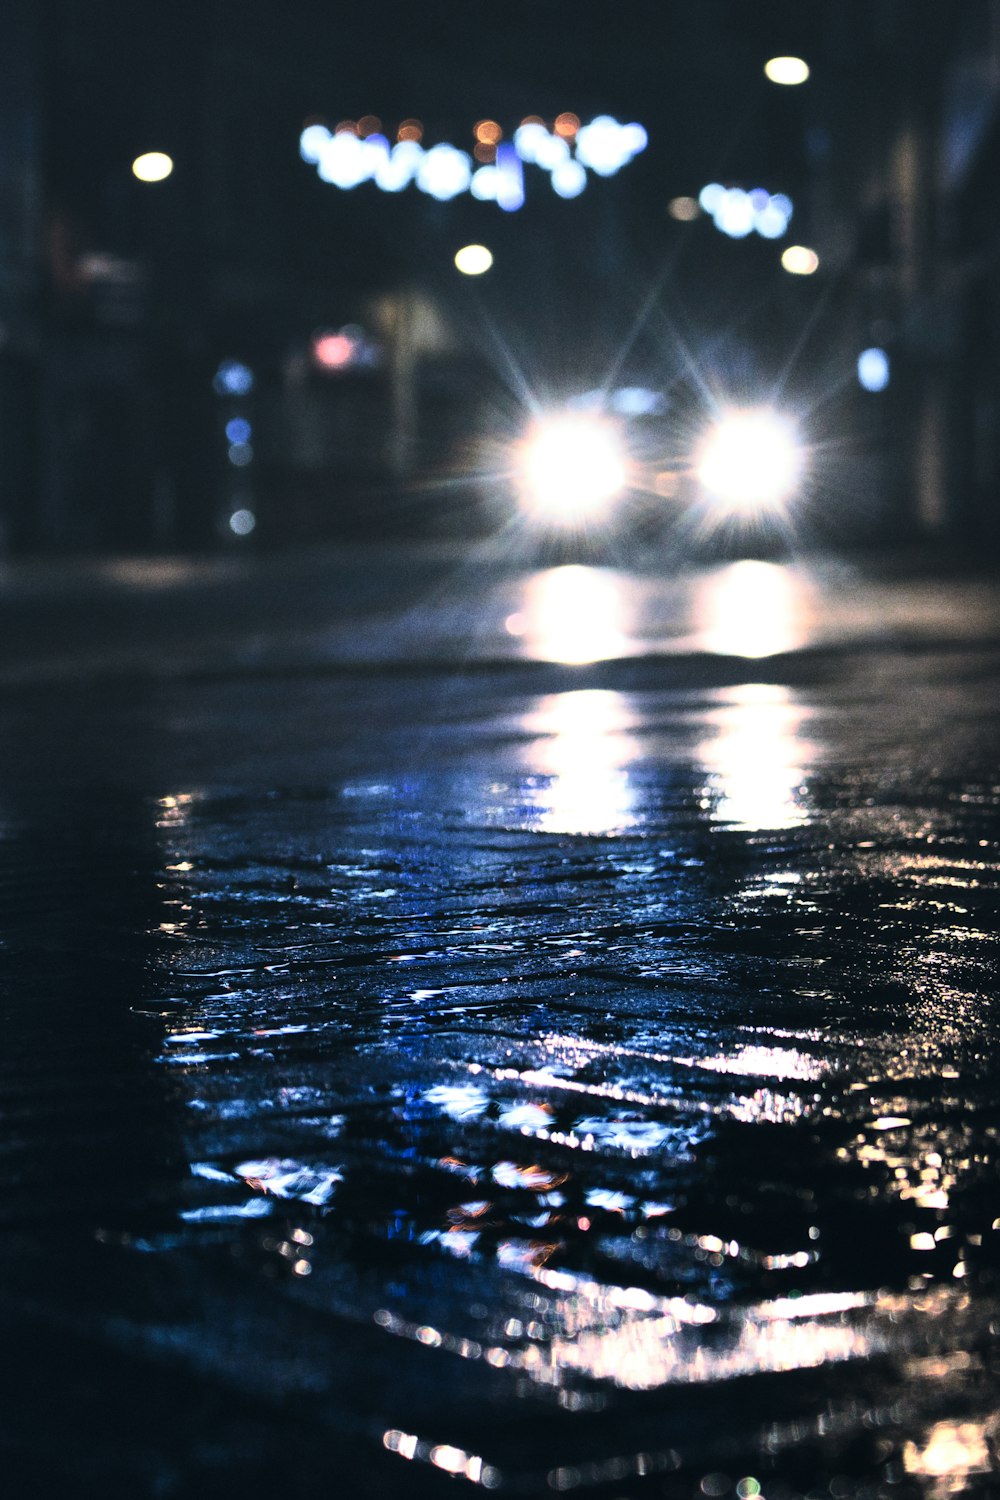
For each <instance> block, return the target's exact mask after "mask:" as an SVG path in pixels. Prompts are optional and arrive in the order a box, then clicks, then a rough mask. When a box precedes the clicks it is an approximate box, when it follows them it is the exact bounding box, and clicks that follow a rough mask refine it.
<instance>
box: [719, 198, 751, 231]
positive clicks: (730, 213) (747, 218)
mask: <svg viewBox="0 0 1000 1500" xmlns="http://www.w3.org/2000/svg"><path fill="white" fill-rule="evenodd" d="M714 219H715V226H716V228H717V229H721V230H722V233H723V234H728V235H729V238H730V239H732V240H741V239H743V238H744V237H745V236H746V235H748V234H749V233H750V232H751V230H752V229H753V221H754V206H753V203H752V201H751V198H750V194H749V193H745V192H744V191H743V190H742V188H730V189H729V191H728V193H726V194H725V196H724V197H723V198H722V200H721V202H720V203H719V206H718V208H717V209H716V211H715V214H714Z"/></svg>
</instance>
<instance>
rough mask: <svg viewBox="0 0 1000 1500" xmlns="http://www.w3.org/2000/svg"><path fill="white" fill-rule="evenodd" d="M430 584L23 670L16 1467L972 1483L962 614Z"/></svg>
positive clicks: (419, 1488) (9, 1247) (987, 852)
mask: <svg viewBox="0 0 1000 1500" xmlns="http://www.w3.org/2000/svg"><path fill="white" fill-rule="evenodd" d="M761 570H764V571H761ZM456 587H457V586H456V585H455V584H454V581H453V582H452V585H451V592H450V593H446V592H445V591H443V586H442V585H441V584H440V582H439V583H438V584H437V590H438V592H437V593H436V594H435V595H434V600H435V602H434V604H433V606H432V605H430V604H429V603H428V602H427V600H428V599H429V598H430V597H431V595H430V592H429V591H428V592H426V593H425V594H424V595H423V596H422V598H418V599H416V600H414V599H409V600H406V601H404V602H403V603H402V605H401V607H400V609H399V610H397V611H396V612H395V613H394V612H393V611H392V610H388V609H387V610H385V611H384V613H383V616H380V617H379V618H380V620H381V623H380V624H379V625H377V626H374V627H372V628H370V629H369V630H368V631H367V632H366V633H365V634H364V635H363V636H362V635H361V633H360V632H359V633H358V634H357V637H356V639H355V640H354V642H353V647H352V650H353V653H354V657H355V659H357V658H359V657H366V656H367V657H372V658H378V659H379V665H380V670H379V672H378V673H372V674H359V673H351V672H350V671H345V670H341V668H342V667H344V666H345V661H344V656H345V651H346V647H345V642H347V641H348V640H349V639H350V636H349V632H348V628H347V625H346V623H345V622H343V621H339V622H335V623H334V624H333V625H331V626H330V627H329V629H328V630H327V632H326V635H325V640H326V646H325V647H324V648H323V649H324V650H326V651H327V652H328V653H329V659H327V661H326V663H325V666H326V670H324V671H317V672H315V673H313V674H310V673H307V672H303V673H301V674H299V675H297V676H295V677H291V676H289V675H287V674H284V673H282V671H281V670H280V665H278V664H277V662H278V657H280V654H281V653H282V652H285V651H287V650H289V649H290V645H291V642H292V640H293V637H292V636H290V635H288V634H287V627H286V626H284V625H282V627H281V630H286V634H284V635H282V634H281V630H278V629H277V627H275V628H274V629H273V630H272V632H271V634H270V635H269V634H268V633H267V629H266V625H267V622H266V620H265V624H264V626H263V627H261V630H262V637H261V639H260V640H258V641H257V644H256V646H255V648H254V649H255V651H256V653H257V660H258V661H263V662H264V663H265V665H266V666H267V668H268V670H266V671H260V672H258V671H255V670H254V669H253V665H252V662H251V656H252V654H253V653H248V647H247V641H246V638H245V636H240V637H239V638H237V635H236V634H234V635H233V636H232V637H231V638H226V639H222V638H221V637H220V638H219V640H218V641H216V643H215V646H214V648H213V649H214V650H215V651H216V655H215V657H214V658H213V657H212V654H211V650H209V652H208V656H207V658H205V659H204V660H203V662H202V667H203V670H198V671H194V672H189V671H185V670H183V667H184V664H185V663H186V662H187V661H188V660H189V656H188V655H187V654H186V653H187V652H188V649H189V648H188V647H186V646H185V647H184V648H183V649H180V648H179V647H178V646H177V644H176V643H172V644H171V645H170V652H173V653H174V655H173V656H172V657H171V660H172V661H173V662H174V664H175V666H176V670H175V671H173V672H171V673H166V674H164V673H162V672H159V673H157V672H153V673H149V674H146V675H145V676H143V677H142V678H141V680H137V678H136V676H135V674H134V666H135V663H134V659H132V658H127V661H126V657H127V651H128V649H129V648H128V646H127V643H126V645H125V646H124V647H123V646H120V645H119V644H116V645H115V647H114V649H113V651H112V653H111V656H110V657H109V656H108V655H107V652H106V651H105V655H104V657H102V658H101V664H98V666H99V669H98V666H95V662H96V657H95V658H90V659H88V663H87V666H88V669H89V670H90V671H91V672H92V673H93V675H92V676H91V677H90V678H87V677H86V673H84V679H85V680H83V681H82V682H79V683H76V684H74V683H73V681H72V680H71V674H69V673H67V672H66V670H65V662H66V660H67V659H68V658H66V657H64V656H59V657H58V658H57V657H52V658H51V659H52V661H53V663H54V665H53V667H52V674H51V675H52V677H53V678H54V679H56V680H57V681H58V686H57V688H56V689H55V690H52V689H45V690H43V689H42V688H40V687H37V686H34V685H32V684H30V683H29V684H27V685H25V684H24V683H23V682H22V685H21V687H20V688H15V687H13V686H12V687H10V688H9V689H8V708H9V713H8V718H7V723H6V728H5V730H4V732H3V733H4V741H3V749H4V757H5V762H6V763H7V765H8V766H9V768H10V771H9V775H8V780H7V793H6V798H5V804H4V806H3V808H2V809H0V812H2V816H3V820H4V840H3V844H2V845H0V849H2V856H3V872H2V873H3V887H2V891H3V904H4V930H5V933H6V946H7V951H8V958H9V960H10V963H9V965H8V972H9V973H10V975H11V982H10V985H9V988H8V990H7V992H6V997H5V1001H4V1026H5V1033H6V1036H7V1039H8V1047H9V1050H8V1055H7V1063H6V1066H5V1068H4V1075H3V1083H2V1094H0V1109H2V1110H3V1113H4V1115H5V1117H6V1119H7V1121H8V1128H7V1133H6V1140H5V1148H4V1154H3V1160H4V1180H5V1183H6V1188H5V1194H4V1198H5V1202H6V1212H5V1218H6V1221H7V1225H8V1228H9V1234H8V1236H7V1238H6V1240H5V1249H4V1250H3V1256H4V1269H5V1273H6V1275H5V1282H6V1285H7V1287H8V1291H7V1292H6V1293H5V1294H4V1297H3V1300H2V1302H0V1311H2V1317H3V1325H4V1329H5V1334H6V1336H7V1342H8V1348H9V1349H10V1350H11V1351H12V1354H11V1358H12V1359H14V1360H16V1361H18V1362H19V1368H22V1369H23V1370H24V1372H25V1379H24V1382H23V1385H24V1393H23V1394H21V1395H18V1396H17V1397H16V1398H15V1400H14V1402H13V1406H12V1415H13V1418H14V1421H13V1423H12V1425H11V1430H10V1433H9V1435H8V1436H7V1437H5V1439H4V1444H5V1446H4V1448H3V1449H0V1451H2V1452H3V1454H4V1457H5V1459H7V1460H8V1461H9V1466H10V1467H11V1472H15V1473H19V1472H22V1471H23V1472H24V1473H25V1474H31V1473H36V1474H37V1473H39V1472H41V1473H42V1474H44V1475H48V1476H49V1477H50V1479H51V1480H52V1481H53V1482H55V1481H60V1482H61V1483H62V1484H63V1487H64V1490H65V1492H66V1493H69V1492H70V1490H69V1489H66V1485H67V1484H68V1483H69V1476H72V1482H73V1484H74V1485H76V1488H74V1489H72V1493H74V1494H77V1493H79V1494H88V1495H89V1494H91V1493H94V1494H97V1493H102V1494H105V1495H107V1494H114V1495H117V1494H119V1493H121V1494H125V1493H129V1494H131V1495H137V1494H138V1495H145V1494H149V1495H165V1496H173V1495H181V1496H189V1495H190V1496H198V1495H202V1494H205V1493H207V1492H208V1490H209V1488H211V1487H215V1488H218V1487H219V1485H220V1483H221V1484H222V1485H223V1489H222V1492H223V1493H230V1492H232V1493H234V1494H235V1493H242V1494H258V1493H260V1494H264V1493H271V1492H272V1491H273V1490H274V1489H276V1488H278V1487H279V1486H280V1487H286V1486H287V1485H289V1484H292V1483H295V1484H301V1483H304V1482H306V1479H307V1478H311V1480H312V1482H314V1483H315V1482H322V1483H324V1484H341V1485H343V1484H347V1485H348V1487H349V1488H350V1490H351V1492H352V1493H358V1494H369V1493H370V1494H373V1495H374V1494H381V1495H400V1496H409V1495H419V1494H423V1493H429V1494H433V1493H436V1492H437V1489H438V1487H439V1485H440V1486H442V1487H443V1486H444V1484H446V1483H452V1484H453V1483H454V1482H455V1479H456V1476H457V1477H458V1478H460V1479H462V1480H464V1481H465V1483H468V1484H473V1485H475V1486H477V1487H480V1488H488V1489H493V1488H495V1489H497V1490H499V1491H500V1492H501V1493H506V1492H509V1493H512V1494H523V1495H538V1494H544V1493H562V1492H567V1493H580V1494H584V1495H587V1494H595V1495H609V1496H621V1495H630V1494H633V1493H638V1494H645V1493H649V1494H656V1495H666V1496H671V1497H672V1496H677V1497H681V1496H683V1497H687V1496H695V1495H707V1496H713V1495H714V1496H718V1497H725V1496H728V1495H735V1494H738V1495H739V1496H740V1497H741V1500H747V1497H751V1496H754V1495H757V1494H758V1493H763V1494H764V1496H765V1497H766V1500H791V1497H793V1496H798V1495H806V1494H808V1495H810V1496H816V1495H823V1496H826V1495H829V1496H831V1497H833V1500H850V1497H858V1500H860V1497H862V1496H864V1497H869V1496H871V1497H876V1496H878V1497H881V1496H883V1495H884V1496H885V1497H889V1496H900V1497H910V1496H927V1497H937V1496H944V1495H950V1494H962V1495H966V1494H967V1495H977V1496H986V1495H990V1494H993V1493H995V1486H996V1484H997V1482H998V1481H997V1473H998V1469H997V1442H998V1439H1000V1429H998V1426H997V1418H996V1410H997V1401H996V1395H997V1382H996V1373H997V1369H996V1364H997V1351H996V1333H997V1329H998V1326H1000V1323H998V1319H1000V1305H998V1297H997V1279H996V1278H997V1271H998V1267H1000V1218H998V1215H1000V1198H998V1193H997V1150H998V1146H997V1132H998V1129H1000V1115H998V1111H997V1105H996V1097H997V1095H996V1085H995V1068H996V1040H997V1000H996V981H997V972H998V965H997V930H996V917H995V913H996V902H997V884H998V870H1000V864H998V859H1000V843H998V840H1000V817H998V813H1000V776H998V769H997V747H998V735H997V728H998V724H997V715H998V709H997V703H998V701H1000V700H998V697H997V691H996V689H997V678H998V656H997V652H996V646H995V640H994V632H992V631H990V630H988V629H987V626H988V625H989V623H990V621H991V620H992V623H993V626H994V627H995V625H996V623H997V619H996V612H995V609H994V607H993V606H994V604H995V598H994V596H992V595H991V594H990V593H989V592H988V591H984V592H982V593H981V594H979V595H977V596H976V597H977V599H978V604H976V605H975V606H974V607H970V598H971V594H970V592H969V590H968V589H965V590H964V592H963V589H962V587H959V588H958V589H956V590H953V591H952V592H951V593H949V592H948V590H947V589H946V588H944V586H937V585H936V586H935V589H934V590H929V591H928V598H929V599H930V603H929V605H928V606H927V610H926V611H925V613H924V614H923V615H920V614H918V613H915V612H914V610H913V608H912V599H913V598H914V597H916V590H915V586H911V588H910V600H911V602H910V604H907V602H906V588H904V587H902V586H901V592H897V593H895V594H893V593H892V591H891V590H888V591H885V590H884V591H883V593H882V594H881V595H879V593H878V591H877V589H874V588H873V589H872V590H869V591H868V592H867V593H866V591H865V588H864V586H862V585H860V584H859V585H857V587H856V588H854V590H853V592H852V595H851V598H850V599H849V600H848V599H847V598H846V597H843V596H841V595H836V593H834V594H833V595H831V593H830V590H829V588H827V589H826V590H825V591H824V590H823V589H819V588H818V587H817V586H816V585H815V583H814V582H810V581H809V580H807V579H806V578H805V577H804V575H803V574H801V573H800V572H795V571H788V570H783V569H782V568H780V567H778V566H777V565H774V564H764V563H741V564H736V565H732V566H731V567H729V568H728V569H714V570H708V571H706V572H705V573H703V574H698V573H697V572H693V573H692V574H691V576H690V577H689V578H687V579H686V580H684V581H683V592H684V599H685V601H686V602H685V603H684V604H683V607H681V605H679V604H678V603H677V597H676V590H677V589H678V588H680V587H681V585H680V584H677V582H676V581H674V582H673V583H671V584H670V585H669V586H668V585H667V584H664V585H663V589H664V590H665V591H666V592H667V593H669V591H670V589H674V590H675V596H674V597H673V599H672V602H670V604H669V608H668V607H667V605H666V604H665V603H664V601H663V598H662V597H659V598H658V595H657V587H656V581H655V579H653V578H652V577H651V576H647V577H644V578H641V579H636V580H631V581H630V580H628V579H627V578H626V577H625V576H624V575H621V574H612V573H608V572H605V571H598V570H592V569H591V570H586V569H581V568H574V569H556V570H551V571H549V572H548V573H544V574H536V575H534V576H532V577H529V578H528V579H526V580H524V581H523V583H522V582H518V581H516V580H515V581H513V582H511V581H508V582H507V583H503V582H502V581H501V583H500V584H499V585H498V586H497V587H496V588H495V590H494V592H493V594H492V595H491V596H490V597H489V598H488V599H487V600H486V603H485V605H484V610H483V616H482V618H479V617H478V616H477V611H476V604H475V599H474V597H469V596H462V595H460V594H459V595H457V594H456V592H455V590H456ZM755 600H756V602H754V601H755ZM880 609H881V614H880V613H879V610H880ZM422 611H423V612H424V617H425V624H426V621H427V620H428V619H430V620H432V621H438V622H440V621H441V620H442V619H444V618H445V617H447V618H448V619H449V620H451V622H452V625H451V632H452V633H451V648H450V654H451V655H452V656H456V657H457V655H458V654H459V653H458V647H457V644H456V642H457V639H458V635H457V634H456V629H455V622H456V621H461V620H462V619H464V620H465V621H466V622H467V625H468V629H467V630H466V631H465V633H464V636H463V639H465V640H466V641H467V642H469V643H470V644H468V645H467V646H466V648H464V649H465V651H466V654H467V655H470V654H471V658H472V660H471V663H470V665H471V667H472V670H469V671H467V672H465V673H463V674H461V675H458V674H456V672H455V671H453V670H450V669H447V668H445V667H443V666H442V667H440V668H438V669H433V668H431V667H427V668H426V669H425V670H422V671H417V670H415V669H414V666H413V662H414V661H415V660H420V659H421V656H422V655H423V654H426V655H430V656H433V655H435V654H436V653H437V652H438V646H437V645H435V643H434V628H431V627H430V626H428V627H427V630H426V631H425V633H424V634H421V633H420V630H419V629H418V627H417V625H416V624H415V621H419V619H420V617H421V612H422ZM977 611H978V612H977ZM887 618H888V625H886V619H887ZM484 620H485V624H484V623H483V621H484ZM878 621H881V635H880V636H879V638H878V639H877V640H873V639H872V636H873V634H874V632H875V624H876V623H877V622H878ZM491 622H492V623H491ZM435 628H436V627H435ZM479 628H481V629H482V630H483V631H484V632H485V636H483V635H480V636H479V638H478V639H474V637H475V633H476V630H477V629H479ZM302 631H303V636H302V639H303V640H305V641H306V642H307V645H306V648H305V649H306V655H307V656H308V654H309V651H310V650H311V649H313V647H312V646H309V645H308V642H312V643H313V646H314V645H315V641H316V639H317V637H316V635H315V634H314V633H311V631H312V625H311V622H310V626H309V628H308V629H307V628H306V626H305V625H303V626H302ZM859 635H866V637H867V639H866V641H865V645H864V649H861V648H852V642H855V641H856V640H857V638H858V637H859ZM334 636H336V640H337V642H339V645H338V646H337V649H336V650H333V649H332V648H331V646H330V642H331V640H332V639H333V637H334ZM502 639H504V640H506V641H507V642H508V643H509V651H510V653H512V654H511V656H510V659H509V664H508V665H502V664H501V663H500V661H499V654H500V646H499V645H498V643H499V642H501V640H502ZM403 640H405V641H406V651H405V653H404V652H402V651H401V650H400V648H399V643H400V642H401V641H403ZM442 640H443V636H442ZM651 640H655V642H656V643H657V644H656V647H655V652H651V648H650V641H651ZM484 641H485V643H484ZM664 643H666V645H665V644H664ZM439 644H440V643H439ZM823 646H826V647H827V648H829V649H827V650H826V651H825V652H824V651H823V650H820V649H818V648H820V647H823ZM800 648H811V654H810V650H806V651H805V652H802V651H800ZM102 649H104V648H102ZM316 649H319V648H316ZM95 650H96V648H95ZM122 650H125V651H126V657H123V656H122V654H121V652H122ZM275 653H277V655H276V654H275ZM656 653H659V654H656ZM720 653H721V654H720ZM775 653H782V654H781V655H780V656H776V655H775ZM397 657H402V659H403V660H402V664H401V665H400V666H399V667H398V668H396V667H394V665H393V662H394V660H396V658H397ZM713 657H716V658H718V665H717V666H716V665H713V664H712V658H713ZM519 659H520V660H521V662H522V663H523V664H522V665H520V666H518V665H517V662H518V660H519ZM123 662H125V663H126V664H127V666H128V670H129V672H130V674H131V675H129V676H128V677H127V678H125V679H123V678H122V677H121V676H120V675H119V673H120V671H121V670H122V667H123ZM477 662H478V665H477ZM490 662H493V663H494V665H493V666H490V665H489V663H490ZM161 665H162V663H161ZM42 676H43V677H44V673H43V674H42ZM15 679H16V673H15V672H11V673H9V674H8V678H7V680H8V682H13V681H14V680H15ZM33 1381H37V1382H40V1383H41V1382H44V1386H45V1389H46V1408H45V1409H46V1412H47V1413H51V1414H52V1415H51V1417H48V1416H45V1417H40V1416H39V1414H38V1408H37V1406H36V1404H35V1402H34V1400H33V1399H32V1398H31V1397H30V1395H29V1389H30V1387H31V1385H32V1382H33ZM50 1421H51V1423H52V1424H53V1425H55V1426H58V1427H59V1429H60V1430H61V1431H62V1432H63V1434H64V1436H65V1437H66V1439H67V1447H66V1450H65V1452H64V1453H62V1455H61V1456H57V1455H56V1454H54V1453H51V1452H50V1451H49V1449H48V1447H47V1444H48V1437H47V1432H48V1430H49V1429H48V1426H47V1424H48V1423H49V1422H50ZM225 1485H229V1486H231V1490H230V1489H226V1488H225V1487H224V1486H225Z"/></svg>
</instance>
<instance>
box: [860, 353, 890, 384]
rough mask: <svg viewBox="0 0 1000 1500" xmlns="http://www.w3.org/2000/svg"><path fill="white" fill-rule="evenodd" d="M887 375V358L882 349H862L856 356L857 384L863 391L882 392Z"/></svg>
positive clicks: (887, 382) (887, 379) (887, 381)
mask: <svg viewBox="0 0 1000 1500" xmlns="http://www.w3.org/2000/svg"><path fill="white" fill-rule="evenodd" d="M889 375H890V370H889V356H888V354H886V352H885V350H884V349H879V348H872V349H862V351H861V353H860V354H859V355H858V383H859V385H861V386H862V388H863V389H864V390H866V391H872V392H878V391H884V390H885V388H886V386H887V385H888V384H889Z"/></svg>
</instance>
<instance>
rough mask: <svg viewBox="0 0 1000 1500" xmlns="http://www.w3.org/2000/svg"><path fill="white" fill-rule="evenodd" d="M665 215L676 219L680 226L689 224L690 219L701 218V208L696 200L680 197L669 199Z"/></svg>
mask: <svg viewBox="0 0 1000 1500" xmlns="http://www.w3.org/2000/svg"><path fill="white" fill-rule="evenodd" d="M667 213H668V214H669V215H670V217H671V218H672V219H677V220H678V222H679V223H681V224H689V223H690V222H691V220H692V219H697V218H699V217H700V216H701V208H700V207H699V205H698V200H697V198H688V197H686V196H684V195H682V196H681V197H679V198H671V200H670V202H669V203H668V204H667Z"/></svg>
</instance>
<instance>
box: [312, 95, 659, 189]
mask: <svg viewBox="0 0 1000 1500" xmlns="http://www.w3.org/2000/svg"><path fill="white" fill-rule="evenodd" d="M364 123H365V122H364V121H362V122H360V123H359V124H355V123H354V122H353V121H344V122H342V124H340V125H338V126H337V128H336V129H335V130H334V131H330V130H329V129H328V128H327V127H326V126H325V125H320V124H310V125H307V126H306V127H305V129H304V130H303V131H302V134H301V135H300V137H299V155H300V156H301V157H302V160H303V161H306V162H309V163H310V164H311V165H313V166H315V168H316V171H317V174H318V175H319V177H320V178H321V179H322V180H323V181H324V182H329V183H332V185H333V186H334V187H338V188H343V189H345V190H346V189H351V188H355V187H358V186H360V184H361V183H363V182H373V183H374V184H375V186H376V187H378V188H381V190H382V191H383V192H385V193H399V192H402V190H403V189H404V188H405V187H409V186H410V184H411V183H412V184H413V186H414V187H416V188H417V189H418V191H420V192H422V193H427V194H429V195H430V197H432V198H436V199H437V200H438V201H439V202H442V203H444V202H447V201H448V200H449V199H450V198H457V197H458V196H459V194H460V193H471V194H472V196H473V197H474V198H478V199H479V200H480V201H481V202H489V203H496V204H498V206H499V207H500V208H502V209H505V210H506V211H507V212H508V213H512V212H514V211H515V210H516V209H519V208H520V207H521V206H522V204H523V203H524V168H525V167H526V166H532V167H536V168H538V169H539V170H540V171H542V172H545V173H547V174H548V177H549V182H550V184H551V187H552V190H553V192H554V193H556V194H557V195H558V196H559V197H560V198H577V197H579V195H580V194H581V193H582V192H583V190H584V188H585V187H586V186H587V175H588V173H593V174H594V175H595V176H598V177H613V176H614V175H615V173H616V172H619V171H620V170H621V168H622V167H624V166H626V165H627V163H628V162H630V161H631V160H632V159H633V157H635V156H638V154H639V152H640V151H644V150H645V148H646V145H647V141H648V137H647V135H646V131H645V130H644V129H643V127H642V126H641V125H636V124H631V125H622V124H620V123H619V121H617V120H615V119H613V118H612V117H611V116H610V115H598V116H597V118H596V119H594V120H591V121H590V123H589V124H587V125H581V124H580V122H579V120H578V119H577V117H576V116H575V115H570V114H564V115H560V116H559V117H558V119H557V120H556V122H555V126H554V129H552V130H549V128H548V126H547V125H546V124H545V123H544V121H542V120H540V119H538V118H537V117H534V116H533V117H531V118H530V119H527V120H524V121H522V123H521V124H520V125H519V126H518V128H517V129H516V130H515V131H514V134H513V137H512V139H511V140H510V141H506V140H504V139H503V138H502V137H503V131H502V129H501V127H500V126H499V125H497V124H496V122H495V121H492V120H490V121H480V122H479V124H478V125H477V126H476V130H475V135H476V140H477V145H476V148H475V151H474V153H473V155H469V154H468V153H467V152H465V151H461V150H459V148H458V147H457V146H452V145H449V144H448V143H447V142H445V141H442V142H441V143H439V144H438V145H436V146H430V147H424V146H423V145H421V142H420V135H421V134H422V127H420V125H419V122H418V121H413V120H407V121H404V122H403V125H401V126H400V128H399V131H398V132H397V139H396V142H395V144H394V145H390V143H389V138H388V136H386V135H383V134H382V132H381V130H373V131H371V132H368V133H366V132H365V131H364V130H362V128H361V126H362V125H363V124H364ZM487 127H489V129H487ZM484 158H485V159H484ZM477 163H478V164H477Z"/></svg>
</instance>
